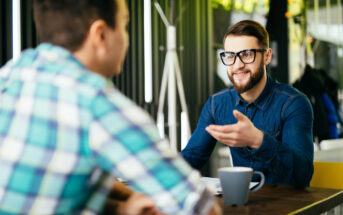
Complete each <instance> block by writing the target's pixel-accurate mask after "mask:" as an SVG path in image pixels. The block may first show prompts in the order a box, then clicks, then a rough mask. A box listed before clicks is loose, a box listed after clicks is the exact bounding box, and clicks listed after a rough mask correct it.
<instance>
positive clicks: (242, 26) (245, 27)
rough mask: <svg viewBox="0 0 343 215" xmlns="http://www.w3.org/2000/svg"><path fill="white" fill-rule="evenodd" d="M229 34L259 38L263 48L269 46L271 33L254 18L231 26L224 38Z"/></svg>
mask: <svg viewBox="0 0 343 215" xmlns="http://www.w3.org/2000/svg"><path fill="white" fill-rule="evenodd" d="M229 35H238V36H243V35H244V36H253V37H256V38H257V40H258V43H259V45H261V46H262V47H263V48H268V47H269V34H268V32H267V30H266V29H265V28H264V27H263V26H262V25H261V24H260V23H258V22H255V21H253V20H243V21H240V22H237V23H236V24H234V25H233V26H231V27H230V28H229V29H228V30H227V31H226V33H225V35H224V40H223V42H225V39H226V37H227V36H229Z"/></svg>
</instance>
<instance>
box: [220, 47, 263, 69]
mask: <svg viewBox="0 0 343 215" xmlns="http://www.w3.org/2000/svg"><path fill="white" fill-rule="evenodd" d="M246 51H252V52H254V59H253V60H252V61H251V62H249V63H245V62H244V61H243V60H242V58H241V56H240V54H241V53H243V52H246ZM266 51H267V49H244V50H242V51H239V52H229V51H224V52H220V53H219V56H220V60H221V61H222V63H223V64H224V65H225V66H232V65H233V64H235V63H236V59H237V56H238V58H239V60H240V61H241V62H242V63H244V64H250V63H254V62H255V59H256V52H266ZM225 53H230V54H232V53H233V54H235V59H234V60H233V63H232V64H225V62H224V60H223V58H222V55H224V54H225Z"/></svg>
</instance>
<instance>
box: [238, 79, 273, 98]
mask: <svg viewBox="0 0 343 215" xmlns="http://www.w3.org/2000/svg"><path fill="white" fill-rule="evenodd" d="M266 84H267V75H266V74H264V75H263V77H262V79H261V80H260V81H259V82H258V83H257V84H256V85H255V86H254V87H253V88H251V89H250V90H248V91H246V92H244V93H242V94H240V96H241V97H242V98H243V99H244V101H246V102H248V103H251V102H253V101H255V100H256V99H257V98H258V97H259V95H261V93H262V91H263V89H264V87H265V86H266Z"/></svg>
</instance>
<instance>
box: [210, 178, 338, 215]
mask: <svg viewBox="0 0 343 215" xmlns="http://www.w3.org/2000/svg"><path fill="white" fill-rule="evenodd" d="M216 200H217V201H218V202H219V203H220V205H221V207H222V208H223V214H224V215H225V214H240V215H241V214H256V215H258V214H261V215H262V214H263V215H265V214H311V215H312V214H320V213H323V212H326V211H328V210H330V209H332V208H334V207H335V206H337V205H339V204H342V203H343V190H334V189H325V188H306V189H303V190H297V189H294V188H292V187H291V186H284V185H270V184H265V185H263V187H262V188H261V189H260V190H259V191H257V192H255V193H250V195H249V201H248V203H247V204H246V205H244V206H229V205H225V204H224V199H223V197H216Z"/></svg>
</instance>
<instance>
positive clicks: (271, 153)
mask: <svg viewBox="0 0 343 215" xmlns="http://www.w3.org/2000/svg"><path fill="white" fill-rule="evenodd" d="M224 49H225V51H224V52H222V53H221V54H220V58H221V60H222V62H223V64H224V65H226V66H227V68H228V70H227V71H228V77H229V79H230V80H231V82H232V84H233V86H231V87H229V88H227V89H224V90H222V91H220V92H218V93H216V94H214V95H212V96H211V97H210V98H209V99H208V101H207V103H206V104H205V106H204V108H203V110H202V112H201V116H200V119H199V122H198V125H197V128H196V130H195V131H194V133H193V135H192V137H191V138H190V140H189V142H188V144H187V146H186V148H185V149H184V150H183V151H182V152H181V153H182V155H183V157H184V158H185V159H186V160H187V161H188V162H189V163H190V164H191V165H192V166H193V167H194V168H197V169H200V168H201V167H202V166H203V165H204V164H205V163H206V162H207V161H208V159H209V157H210V155H211V153H212V151H213V149H214V147H215V144H216V142H217V141H219V142H221V143H223V144H225V145H227V146H229V147H230V151H231V157H232V162H233V165H234V166H247V167H251V168H253V169H254V170H258V171H262V172H263V173H264V175H265V178H266V183H270V184H289V185H293V186H295V187H298V188H301V187H306V186H308V185H309V182H310V180H311V177H312V174H313V135H312V126H313V111H312V107H311V104H310V102H309V101H308V99H307V98H306V97H305V96H304V95H303V94H302V93H300V92H299V91H297V90H296V89H294V88H292V87H291V86H289V85H287V84H281V83H279V82H277V81H276V80H273V79H272V78H271V77H270V76H269V75H267V73H266V65H268V64H269V63H270V61H271V57H272V50H271V49H270V48H269V36H268V32H267V31H266V29H265V28H264V27H263V26H262V25H261V24H259V23H257V22H255V21H252V20H243V21H240V22H238V23H236V24H235V25H233V26H232V27H231V28H229V29H228V31H227V32H226V34H225V36H224ZM253 180H257V178H253Z"/></svg>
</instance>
